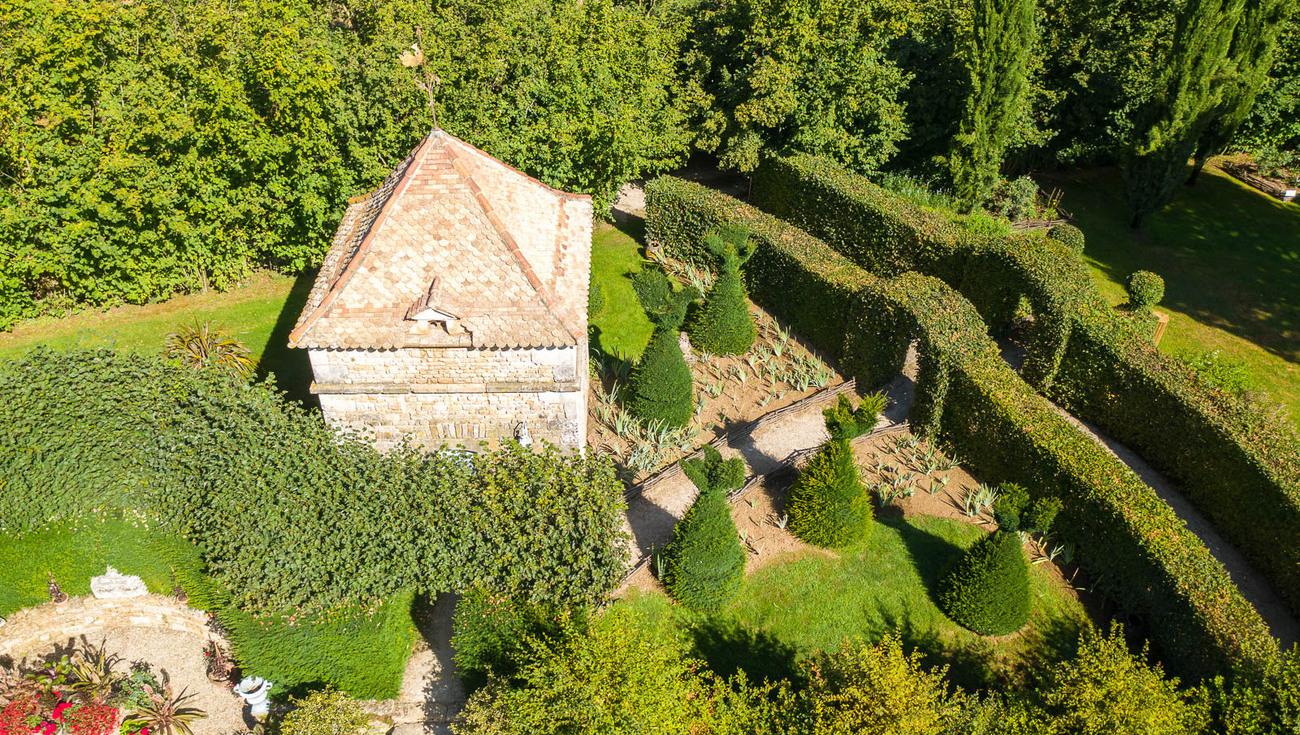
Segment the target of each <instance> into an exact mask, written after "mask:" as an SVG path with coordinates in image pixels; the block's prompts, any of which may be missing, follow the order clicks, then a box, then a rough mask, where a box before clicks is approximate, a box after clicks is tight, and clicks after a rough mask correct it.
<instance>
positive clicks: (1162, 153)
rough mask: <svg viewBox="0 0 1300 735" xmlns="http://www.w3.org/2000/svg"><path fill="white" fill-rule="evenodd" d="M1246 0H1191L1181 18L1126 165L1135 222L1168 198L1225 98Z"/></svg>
mask: <svg viewBox="0 0 1300 735" xmlns="http://www.w3.org/2000/svg"><path fill="white" fill-rule="evenodd" d="M1244 5H1245V0H1188V2H1187V5H1186V7H1184V9H1183V12H1182V13H1181V14H1180V15H1179V18H1178V29H1177V31H1176V32H1175V35H1174V44H1173V47H1172V49H1171V50H1170V52H1169V54H1168V56H1167V57H1166V59H1165V63H1164V65H1163V66H1164V68H1163V70H1162V73H1161V78H1160V81H1159V83H1158V87H1159V91H1158V92H1157V94H1156V95H1155V96H1154V97H1153V98H1152V99H1151V100H1150V101H1149V102H1148V103H1147V105H1146V106H1145V110H1144V111H1143V114H1142V115H1141V119H1140V122H1141V124H1140V125H1139V126H1138V127H1137V129H1136V130H1135V132H1134V135H1135V138H1134V140H1133V142H1132V144H1131V145H1130V146H1129V153H1128V159H1127V160H1126V161H1125V164H1124V183H1125V190H1126V194H1127V195H1128V201H1129V208H1130V209H1131V210H1132V212H1133V220H1132V223H1131V224H1132V226H1133V227H1134V228H1137V227H1140V226H1141V225H1142V222H1143V221H1144V220H1145V219H1146V217H1147V216H1148V215H1150V214H1152V213H1153V212H1155V211H1156V210H1158V209H1160V208H1161V207H1163V206H1164V205H1165V204H1168V203H1169V200H1170V199H1172V198H1173V195H1174V191H1175V190H1176V189H1177V187H1178V185H1179V184H1180V183H1181V182H1183V181H1184V180H1186V167H1187V159H1188V158H1190V157H1191V156H1192V154H1193V153H1195V152H1196V148H1197V145H1198V142H1199V141H1200V139H1201V136H1202V134H1204V133H1205V131H1206V130H1207V128H1208V127H1209V122H1210V120H1211V119H1213V117H1214V112H1215V110H1217V109H1219V106H1220V104H1221V103H1222V101H1223V99H1224V94H1225V91H1226V90H1225V89H1224V86H1225V85H1224V84H1223V82H1224V78H1225V75H1226V74H1228V73H1229V72H1230V71H1231V66H1232V65H1231V61H1230V60H1229V58H1228V52H1229V49H1230V48H1231V45H1232V39H1233V33H1234V31H1235V30H1236V27H1237V25H1238V22H1239V21H1240V20H1241V16H1242V10H1243V8H1244Z"/></svg>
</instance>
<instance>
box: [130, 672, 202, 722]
mask: <svg viewBox="0 0 1300 735" xmlns="http://www.w3.org/2000/svg"><path fill="white" fill-rule="evenodd" d="M144 688H145V692H146V694H148V698H147V701H146V702H145V703H144V704H141V705H139V706H137V707H136V708H135V709H133V710H132V711H131V712H130V714H128V715H127V716H126V720H125V723H124V724H125V725H126V726H127V727H128V728H129V729H132V730H139V729H140V728H144V727H147V728H149V732H151V733H157V734H158V735H194V731H193V729H191V727H190V725H191V724H192V723H194V722H197V721H198V720H201V719H203V718H204V717H207V716H208V713H207V712H204V711H203V710H201V709H199V708H198V707H191V706H188V705H186V704H185V703H186V702H187V701H189V700H190V699H192V698H193V697H194V695H193V694H190V693H189V692H188V691H182V692H181V693H180V694H179V695H177V694H173V693H172V686H171V682H169V681H167V679H166V677H164V678H163V682H162V684H161V685H159V686H157V687H155V686H151V685H148V684H146V685H145V687H144Z"/></svg>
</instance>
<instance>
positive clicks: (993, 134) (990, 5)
mask: <svg viewBox="0 0 1300 735" xmlns="http://www.w3.org/2000/svg"><path fill="white" fill-rule="evenodd" d="M1034 9H1035V0H976V1H975V3H974V23H973V26H972V28H971V30H970V31H969V33H968V35H967V38H966V42H965V47H966V48H965V61H966V69H967V72H968V73H969V75H970V85H971V88H970V93H969V96H967V98H966V106H965V109H964V111H963V112H962V118H961V127H960V129H959V132H958V134H957V136H956V138H955V140H954V142H953V148H952V151H951V152H950V154H949V157H948V158H949V167H950V169H951V171H952V179H953V188H954V190H955V191H956V194H957V199H958V200H959V201H960V202H961V203H962V206H964V207H965V208H966V209H971V208H974V207H976V206H978V205H979V204H981V203H982V202H983V201H984V200H985V199H987V198H988V195H989V192H990V191H992V189H993V185H994V184H995V183H997V180H998V176H999V172H1000V169H1001V167H1002V158H1003V156H1004V155H1005V154H1006V150H1007V146H1008V145H1010V143H1011V139H1012V136H1013V135H1014V133H1015V129H1016V118H1017V117H1019V116H1020V114H1021V109H1022V108H1023V107H1024V105H1025V99H1026V92H1027V91H1028V89H1029V83H1028V69H1029V54H1030V51H1031V49H1032V47H1033V44H1034V41H1035V30H1034Z"/></svg>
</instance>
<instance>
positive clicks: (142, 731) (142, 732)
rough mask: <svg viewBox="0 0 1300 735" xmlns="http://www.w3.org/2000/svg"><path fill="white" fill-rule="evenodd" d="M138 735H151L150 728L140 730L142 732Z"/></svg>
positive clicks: (137, 734)
mask: <svg viewBox="0 0 1300 735" xmlns="http://www.w3.org/2000/svg"><path fill="white" fill-rule="evenodd" d="M136 735H149V728H147V727H142V728H140V732H138V733H136Z"/></svg>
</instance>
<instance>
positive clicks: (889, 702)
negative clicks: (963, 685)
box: [802, 635, 960, 735]
mask: <svg viewBox="0 0 1300 735" xmlns="http://www.w3.org/2000/svg"><path fill="white" fill-rule="evenodd" d="M807 668H808V670H809V676H808V687H807V688H806V689H805V690H804V691H803V693H802V695H803V698H804V700H805V702H806V703H807V704H806V706H807V709H808V712H809V719H810V720H811V724H812V728H811V730H810V731H811V732H813V733H818V734H821V733H827V734H828V735H829V734H830V733H863V734H864V735H933V734H934V733H940V732H947V730H946V726H947V725H948V724H949V721H950V720H951V719H952V718H953V717H954V716H955V715H956V714H957V711H958V709H959V707H960V700H958V699H955V698H954V697H952V696H951V695H950V694H948V685H947V682H946V680H945V678H944V673H945V669H938V670H927V669H926V668H924V667H923V666H922V665H921V654H920V652H916V651H914V652H912V653H911V654H910V655H908V654H906V653H904V652H903V644H902V641H901V640H900V639H899V638H898V636H897V635H887V636H885V638H884V639H882V640H881V641H880V642H879V643H876V644H874V645H866V644H862V643H846V644H845V645H844V647H843V648H841V649H840V650H839V651H838V652H836V653H833V654H830V655H824V656H822V657H821V658H818V659H814V660H813V661H812V662H811V663H810V664H808V665H807Z"/></svg>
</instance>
